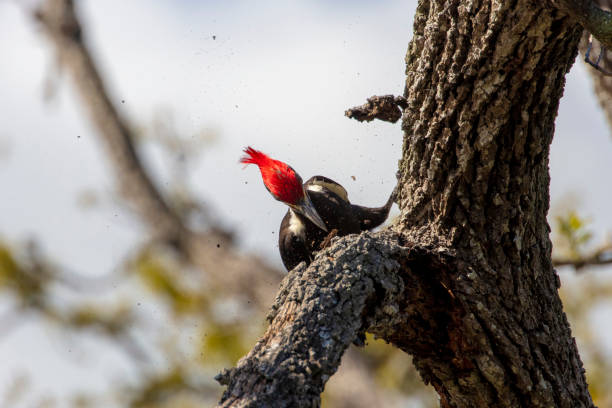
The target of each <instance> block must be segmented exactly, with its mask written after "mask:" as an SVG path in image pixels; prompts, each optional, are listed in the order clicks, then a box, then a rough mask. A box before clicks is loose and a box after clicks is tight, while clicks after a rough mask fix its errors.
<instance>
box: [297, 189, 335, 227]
mask: <svg viewBox="0 0 612 408" xmlns="http://www.w3.org/2000/svg"><path fill="white" fill-rule="evenodd" d="M295 209H296V210H297V211H298V212H300V213H301V214H302V215H303V216H305V217H306V218H308V219H309V220H310V221H312V222H313V223H314V225H316V226H317V227H319V228H321V229H322V230H323V231H325V232H327V227H326V226H325V223H324V222H323V220H322V219H321V217H319V214H318V213H317V210H316V209H315V208H314V205H313V204H312V201H310V197H308V194H305V195H304V201H302V203H301V204H299V205H297V206H296V208H295Z"/></svg>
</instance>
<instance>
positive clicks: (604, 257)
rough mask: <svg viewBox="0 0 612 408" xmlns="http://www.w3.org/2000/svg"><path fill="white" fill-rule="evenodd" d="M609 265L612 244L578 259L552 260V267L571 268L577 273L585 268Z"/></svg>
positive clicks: (610, 262)
mask: <svg viewBox="0 0 612 408" xmlns="http://www.w3.org/2000/svg"><path fill="white" fill-rule="evenodd" d="M610 264H612V244H609V245H605V246H603V247H601V248H599V249H597V250H596V251H594V252H593V253H591V254H589V255H586V256H581V257H578V258H553V265H554V266H572V267H574V269H576V271H577V272H578V271H580V270H581V269H583V268H585V267H587V266H602V265H610Z"/></svg>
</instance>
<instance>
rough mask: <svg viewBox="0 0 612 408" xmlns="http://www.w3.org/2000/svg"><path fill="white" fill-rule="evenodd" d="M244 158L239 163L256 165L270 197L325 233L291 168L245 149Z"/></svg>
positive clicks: (299, 179)
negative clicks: (302, 216)
mask: <svg viewBox="0 0 612 408" xmlns="http://www.w3.org/2000/svg"><path fill="white" fill-rule="evenodd" d="M244 153H245V156H243V157H242V158H240V163H244V164H256V165H257V166H258V167H259V171H260V172H261V178H262V179H263V183H264V186H266V188H267V189H268V191H269V192H270V194H272V197H274V198H275V199H277V200H278V201H282V202H283V203H285V204H287V205H288V206H289V207H291V208H292V209H293V210H294V211H296V212H298V213H300V214H302V215H304V216H305V217H306V218H308V219H309V220H310V221H312V222H313V223H314V224H315V225H316V226H317V227H319V228H321V229H322V230H324V231H327V227H326V226H325V223H324V222H323V220H322V219H321V217H320V216H319V214H318V213H317V210H316V209H315V208H314V205H313V204H312V201H310V198H309V197H308V194H306V191H304V186H303V185H302V178H301V177H300V175H299V174H297V173H296V172H295V170H293V168H292V167H291V166H289V165H288V164H286V163H283V162H282V161H279V160H274V159H273V158H271V157H269V156H267V155H266V154H264V153H262V152H260V151H258V150H255V149H253V148H252V147H250V146H249V147H247V148H246V149H244Z"/></svg>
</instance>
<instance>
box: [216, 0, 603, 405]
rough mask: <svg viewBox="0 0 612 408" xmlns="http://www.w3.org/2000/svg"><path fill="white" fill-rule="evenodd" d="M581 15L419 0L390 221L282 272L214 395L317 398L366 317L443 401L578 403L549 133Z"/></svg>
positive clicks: (260, 401)
mask: <svg viewBox="0 0 612 408" xmlns="http://www.w3.org/2000/svg"><path fill="white" fill-rule="evenodd" d="M581 32H582V30H581V28H580V27H579V26H576V25H574V24H573V23H572V21H571V20H570V19H569V18H567V17H566V16H565V15H564V14H563V13H561V12H559V11H557V10H556V9H554V8H553V7H552V6H550V5H548V4H545V3H543V4H540V3H539V2H538V3H536V2H531V1H527V0H518V1H514V2H502V1H500V0H473V1H458V0H422V1H421V2H420V3H419V6H418V8H417V11H416V16H415V23H414V38H413V40H412V41H411V43H410V46H409V49H408V54H407V56H406V63H407V69H406V73H407V80H406V88H405V93H404V96H405V98H406V101H407V107H406V108H405V109H404V111H403V130H404V147H403V156H402V160H401V161H400V164H399V170H400V179H399V183H400V185H399V193H400V195H399V206H400V210H401V216H400V220H399V222H398V223H397V224H396V225H394V226H393V227H392V228H390V229H388V230H386V231H383V232H380V233H377V234H367V233H366V234H363V235H361V236H359V237H355V236H350V237H344V238H342V239H340V240H335V241H334V244H333V245H332V247H331V248H328V249H327V250H325V251H322V252H321V253H319V254H318V255H317V257H316V260H315V261H314V262H313V263H312V264H311V265H310V266H309V267H308V268H305V267H304V266H303V265H302V266H299V267H297V268H296V269H295V270H293V271H291V272H290V273H289V275H288V276H287V278H286V279H285V281H284V282H283V285H282V287H281V291H280V294H279V296H278V297H277V299H276V302H275V305H274V307H273V312H272V313H271V315H270V327H269V328H268V330H267V332H266V334H265V335H264V336H263V338H262V339H261V340H260V341H259V342H258V343H257V345H256V346H255V348H254V349H253V350H252V351H251V352H250V353H249V354H248V355H247V356H245V357H244V358H243V359H241V361H239V363H238V365H237V367H236V368H233V369H230V370H226V371H224V372H223V373H221V374H220V375H219V376H218V379H219V381H220V382H222V383H223V384H227V385H228V388H227V390H226V392H225V394H224V396H223V398H222V400H221V402H220V404H219V406H223V407H234V406H235V407H238V406H287V407H289V406H291V407H295V406H304V407H305V406H317V405H319V404H320V398H319V394H320V393H321V391H322V390H323V388H324V385H325V382H326V380H327V378H329V376H330V375H332V374H333V373H334V371H335V370H336V368H337V366H338V364H339V362H340V357H341V355H342V352H343V351H344V350H345V349H346V348H347V347H348V346H349V345H350V343H351V341H352V340H354V339H355V338H356V336H358V335H359V333H360V332H361V331H362V330H364V329H365V330H368V331H370V332H372V333H374V334H376V335H377V336H379V337H382V338H383V339H385V340H386V341H388V342H390V343H392V344H394V345H395V346H397V347H399V348H400V349H402V350H404V351H406V352H407V353H410V354H411V355H412V356H413V358H414V364H415V366H416V367H417V369H418V370H419V372H420V374H421V376H422V378H423V380H424V381H425V382H426V383H431V384H432V385H433V386H434V387H435V389H436V391H437V392H438V394H439V395H440V403H441V405H442V406H443V407H517V406H523V407H552V406H555V407H568V408H570V407H572V408H574V407H591V406H593V403H592V400H591V397H590V395H589V393H588V390H587V384H586V381H585V378H584V370H583V368H582V363H581V361H580V357H579V355H578V351H577V348H576V344H575V341H574V339H573V338H572V336H571V332H570V328H569V324H568V322H567V319H566V317H565V314H564V312H563V308H562V304H561V301H560V299H559V296H558V294H557V289H558V288H559V285H560V282H559V278H558V276H557V275H556V273H555V271H554V269H553V266H552V263H551V242H550V239H549V232H550V228H549V226H548V224H547V221H546V213H547V211H548V206H549V194H548V188H549V174H548V155H549V145H550V143H551V141H552V136H553V131H554V119H555V116H556V114H557V108H558V104H559V99H560V97H561V95H562V92H563V86H564V81H565V75H566V73H567V71H568V70H569V68H570V66H571V65H572V63H573V61H574V59H575V56H576V52H577V45H578V41H579V38H580V34H581Z"/></svg>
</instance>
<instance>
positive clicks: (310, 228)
mask: <svg viewBox="0 0 612 408" xmlns="http://www.w3.org/2000/svg"><path fill="white" fill-rule="evenodd" d="M244 153H245V156H243V157H242V158H241V159H240V162H241V163H244V164H256V165H257V166H258V167H259V170H260V172H261V177H262V179H263V183H264V186H265V187H266V189H267V190H268V191H269V192H270V194H272V197H274V198H275V199H277V200H278V201H281V202H283V203H285V204H287V205H288V206H289V210H288V211H287V214H286V215H285V217H284V218H283V220H282V222H281V225H280V232H279V235H278V247H279V250H280V255H281V259H282V260H283V264H284V265H285V268H287V270H291V269H293V268H294V267H296V266H297V265H298V264H299V263H300V262H302V261H304V262H306V264H310V262H311V261H312V260H313V259H314V255H315V252H317V251H318V250H320V249H321V245H322V243H323V242H324V241H325V239H326V238H327V237H328V235H329V236H332V235H335V236H344V235H348V234H358V233H359V232H361V231H366V230H370V229H372V228H375V227H377V226H379V225H380V224H382V223H383V222H384V221H385V220H386V219H387V216H388V215H389V210H390V209H391V206H392V204H393V201H394V199H395V191H394V192H393V193H391V196H390V197H389V199H388V200H387V203H386V204H385V205H384V206H382V207H376V208H368V207H362V206H360V205H355V204H351V202H350V201H349V198H348V193H347V192H346V190H345V189H344V187H342V186H341V185H340V184H338V183H336V182H335V181H333V180H331V179H329V178H327V177H323V176H314V177H311V178H310V179H308V181H306V182H305V183H302V178H301V177H300V175H299V174H298V173H297V172H296V171H295V170H294V169H293V168H292V167H291V166H289V165H288V164H286V163H283V162H281V161H279V160H274V159H272V158H271V157H269V156H267V155H266V154H264V153H262V152H260V151H258V150H255V149H253V148H252V147H250V146H249V147H247V148H245V149H244Z"/></svg>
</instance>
